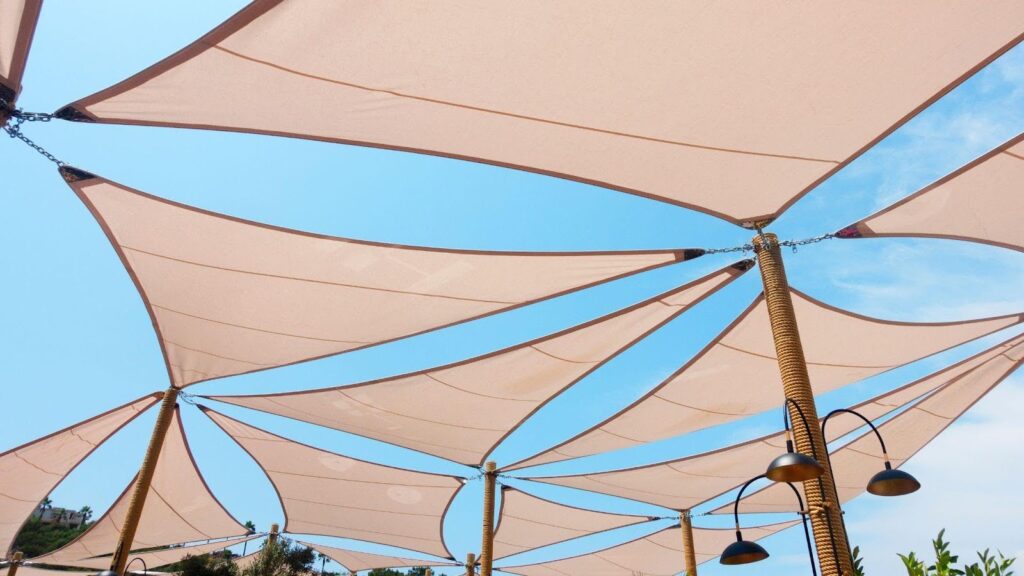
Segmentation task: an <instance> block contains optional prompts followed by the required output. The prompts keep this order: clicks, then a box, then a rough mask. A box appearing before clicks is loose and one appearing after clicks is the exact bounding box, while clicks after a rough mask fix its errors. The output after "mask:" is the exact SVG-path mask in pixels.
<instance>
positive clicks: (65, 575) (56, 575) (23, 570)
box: [18, 565, 170, 576]
mask: <svg viewBox="0 0 1024 576" xmlns="http://www.w3.org/2000/svg"><path fill="white" fill-rule="evenodd" d="M128 573H129V574H151V575H156V576H162V575H164V574H170V573H169V572H154V571H152V570H148V571H146V572H143V571H142V570H130V571H129V572H128ZM18 574H21V576H74V575H75V574H78V575H79V576H84V575H83V573H81V572H69V571H68V570H50V569H47V568H36V567H35V566H26V565H22V566H19V567H18Z"/></svg>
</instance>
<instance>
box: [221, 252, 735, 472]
mask: <svg viewBox="0 0 1024 576" xmlns="http://www.w3.org/2000/svg"><path fill="white" fill-rule="evenodd" d="M749 264H750V263H749V261H744V262H741V263H739V264H736V265H733V266H728V267H725V268H723V269H721V270H718V271H716V272H713V273H711V274H709V275H707V276H705V277H703V278H701V279H699V280H695V281H694V282H692V283H689V284H687V285H685V286H683V287H680V288H676V289H674V290H671V291H669V292H666V293H663V294H659V295H657V296H654V297H652V298H650V299H648V300H646V301H644V302H640V303H638V304H636V305H634V306H631V307H629V308H626V309H623V310H619V311H617V312H614V313H612V314H609V315H607V316H604V317H603V318H598V319H596V320H593V321H591V322H588V323H585V324H582V325H580V326H576V327H573V328H569V329H566V330H563V331H562V332H559V333H556V334H553V335H550V336H546V337H543V338H538V339H536V340H532V341H529V342H525V343H523V344H519V345H517V346H512V347H510V348H506V349H504V350H499V351H497V352H493V353H491V354H487V355H485V356H481V357H477V358H472V359H469V360H464V361H461V362H457V363H454V364H449V365H447V366H442V367H440V368H433V369H430V370H423V371H419V372H414V373H412V374H404V375H401V376H396V377H390V378H384V379H380V380H374V381H370V382H364V383H361V384H354V385H349V386H339V387H337V388H328V389H325V390H314V391H307V392H293V393H283V394H266V395H252V396H211V397H210V398H212V399H214V400H219V401H221V402H228V403H231V404H237V405H239V406H244V407H246V408H252V409H255V410H262V411H264V412H270V413H273V414H278V415H280V416H287V417H289V418H295V419H297V420H304V421H306V422H312V423H314V424H319V425H321V426H327V427H330V428H335V429H338V430H344V431H345V432H350V433H353V434H359V435H361V436H367V437H370V438H374V439H376V440H381V441H384V442H389V443H392V444H397V445H400V446H403V447H406V448H412V449H414V450H419V451H422V452H426V453H429V454H434V455H436V456H440V457H442V458H448V459H449V460H454V461H456V462H464V463H469V464H470V465H479V464H481V463H482V462H483V460H484V459H485V458H486V455H487V454H488V453H489V452H491V450H493V449H494V447H495V446H496V445H497V444H498V443H499V442H500V441H501V440H503V439H504V438H505V437H507V436H508V435H509V434H511V432H512V431H513V430H515V429H516V428H518V427H519V425H520V424H522V422H523V421H524V420H526V418H528V417H529V416H530V415H532V414H533V413H534V412H536V411H537V410H539V409H540V408H541V407H542V406H543V405H544V404H546V403H547V402H548V401H549V400H550V399H551V398H552V397H554V396H556V395H557V394H559V393H560V392H562V391H563V390H565V389H567V388H569V387H570V386H572V385H573V384H574V383H576V382H578V381H580V380H581V379H583V378H585V377H586V376H587V375H589V374H590V373H592V372H593V371H594V370H596V369H598V368H599V367H600V366H602V365H603V364H604V363H605V362H607V361H608V360H610V359H611V358H613V357H614V356H616V355H618V354H619V353H620V352H622V351H623V350H625V349H626V348H628V347H629V346H631V345H632V344H634V343H635V342H637V341H639V340H640V339H642V338H643V337H644V336H646V335H647V334H649V333H650V332H652V331H654V330H657V329H658V328H659V327H660V326H663V325H664V324H665V323H667V322H669V321H670V320H672V319H673V318H675V317H677V316H679V315H680V314H682V313H683V312H684V311H685V310H686V309H688V308H689V307H690V306H692V305H694V304H695V303H696V302H698V301H700V300H702V299H703V298H705V297H707V296H708V295H710V294H712V293H713V292H715V291H716V290H718V289H720V288H722V287H724V286H725V285H727V284H728V283H729V282H731V281H732V280H733V279H734V278H736V277H737V276H738V275H739V274H742V273H743V271H744V270H746V269H747V268H748V267H749Z"/></svg>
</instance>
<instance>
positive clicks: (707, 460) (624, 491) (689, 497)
mask: <svg viewBox="0 0 1024 576" xmlns="http://www.w3.org/2000/svg"><path fill="white" fill-rule="evenodd" d="M1021 353H1024V336H1017V337H1015V338H1011V339H1009V340H1007V341H1005V342H1002V343H1001V344H999V345H997V346H994V347H992V348H989V349H988V350H985V351H984V352H981V353H979V354H976V355H974V356H971V357H970V358H968V359H966V360H964V361H962V362H958V363H956V364H954V365H952V366H949V367H947V368H945V369H943V370H940V371H938V372H935V373H933V374H929V375H928V376H925V377H924V378H921V379H918V380H916V381H914V382H911V383H909V384H906V385H904V386H901V387H899V388H897V389H895V390H893V391H890V392H887V393H885V394H881V395H879V396H876V397H874V398H870V399H868V400H866V401H864V402H862V403H860V404H858V405H856V406H854V407H853V409H854V410H856V411H858V412H860V413H861V414H863V415H864V416H865V417H866V418H869V419H872V420H874V419H877V418H880V417H882V416H885V415H887V414H889V413H891V412H893V411H894V410H897V409H899V408H901V407H904V406H907V405H908V404H911V403H913V402H914V401H916V400H918V399H920V398H921V397H922V396H923V395H925V394H928V393H930V392H933V391H935V390H941V389H943V388H944V387H946V386H950V385H951V384H952V383H955V382H957V381H958V380H959V379H961V378H963V377H964V376H965V375H969V374H971V375H974V376H972V377H982V378H989V379H991V378H992V374H991V373H990V372H988V368H987V367H988V366H990V365H991V364H992V363H993V362H995V363H996V364H1000V363H1002V362H1003V361H1002V360H1000V359H1001V358H1005V357H1006V355H1011V356H1013V355H1019V354H1021ZM990 382H991V380H990ZM779 414H780V416H779V418H780V423H781V417H782V416H781V414H782V412H781V410H780V412H779ZM796 425H797V426H799V425H800V423H799V422H797V424H796ZM862 425H863V422H862V421H861V420H859V419H856V418H855V417H842V416H837V417H834V418H832V419H830V420H829V423H828V429H827V431H828V433H829V436H830V437H831V438H837V437H839V436H841V435H844V434H846V433H849V432H851V431H853V430H855V429H857V428H860V427H861V426H862ZM785 450H786V440H785V436H784V435H783V433H782V432H781V431H780V432H777V433H773V434H768V435H765V436H761V437H760V438H755V439H753V440H750V441H748V442H744V443H742V444H736V445H733V446H728V447H726V448H722V449H720V450H714V451H711V452H705V453H702V454H697V455H694V456H688V457H686V458H679V459H677V460H671V461H668V462H663V463H657V464H650V465H646V466H637V467H634V468H629V469H625V470H616V471H611V472H599V473H594V474H579V475H571V476H553V477H547V478H532V480H534V481H537V482H545V483H549V484H557V485H559V486H567V487H570V488H579V489H582V490H590V491H593V492H600V493H603V494H610V495H612V496H620V497H623V498H630V499H633V500H639V501H643V502H649V503H652V504H657V505H660V506H664V507H666V508H670V509H674V510H685V509H691V508H694V507H696V506H698V505H700V504H702V503H704V502H706V501H708V500H710V499H712V498H714V497H716V496H719V495H721V494H724V493H725V492H728V491H730V490H732V489H734V488H737V487H739V486H740V485H742V484H743V483H744V482H746V481H747V480H749V479H750V478H753V477H754V476H757V475H759V474H763V473H764V471H765V469H766V468H767V466H768V463H769V462H771V461H772V459H773V458H775V457H776V456H778V455H780V454H782V453H783V452H785ZM875 468H876V467H875V466H871V467H869V468H868V469H869V470H871V473H872V474H873V473H874V472H877V470H876V469H875ZM838 472H839V471H838V469H837V473H838ZM780 497H781V498H782V499H783V500H784V504H786V505H787V506H788V505H790V504H791V503H792V502H795V499H793V495H792V494H791V493H789V491H788V489H787V490H784V491H782V492H781V493H780ZM786 498H788V499H789V500H785V499H786ZM791 508H792V507H791ZM791 508H790V509H791Z"/></svg>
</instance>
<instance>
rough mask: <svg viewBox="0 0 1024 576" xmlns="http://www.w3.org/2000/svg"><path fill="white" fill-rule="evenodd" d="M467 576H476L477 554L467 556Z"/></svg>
mask: <svg viewBox="0 0 1024 576" xmlns="http://www.w3.org/2000/svg"><path fill="white" fill-rule="evenodd" d="M466 576H476V554H473V553H472V552H470V553H469V554H466Z"/></svg>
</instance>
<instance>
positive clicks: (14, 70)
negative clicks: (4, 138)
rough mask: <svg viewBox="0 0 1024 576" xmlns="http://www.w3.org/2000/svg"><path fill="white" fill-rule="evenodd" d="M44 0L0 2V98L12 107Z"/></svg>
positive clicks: (1, 0)
mask: <svg viewBox="0 0 1024 576" xmlns="http://www.w3.org/2000/svg"><path fill="white" fill-rule="evenodd" d="M42 5H43V0H0V97H2V98H3V99H4V100H7V102H8V103H12V104H13V103H14V100H15V99H17V97H18V94H19V93H20V92H21V77H22V75H23V74H24V72H25V63H26V62H27V61H28V50H29V48H30V47H31V46H32V36H33V35H34V34H35V32H36V22H37V21H38V20H39V10H40V8H42Z"/></svg>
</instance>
